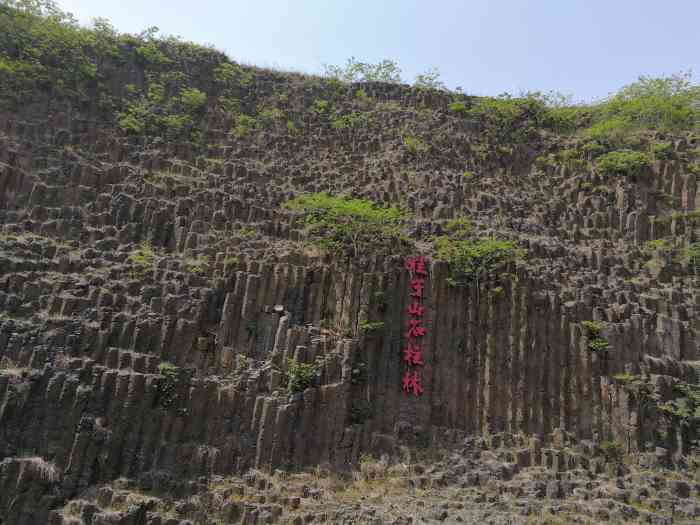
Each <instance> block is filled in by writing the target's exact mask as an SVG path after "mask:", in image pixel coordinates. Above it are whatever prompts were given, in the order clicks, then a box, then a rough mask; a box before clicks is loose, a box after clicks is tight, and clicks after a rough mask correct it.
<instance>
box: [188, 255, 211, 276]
mask: <svg viewBox="0 0 700 525" xmlns="http://www.w3.org/2000/svg"><path fill="white" fill-rule="evenodd" d="M208 266H209V257H208V256H207V255H198V256H197V257H188V258H187V259H185V268H186V269H187V271H188V272H190V273H194V274H201V273H204V272H205V271H206V270H207V268H208Z"/></svg>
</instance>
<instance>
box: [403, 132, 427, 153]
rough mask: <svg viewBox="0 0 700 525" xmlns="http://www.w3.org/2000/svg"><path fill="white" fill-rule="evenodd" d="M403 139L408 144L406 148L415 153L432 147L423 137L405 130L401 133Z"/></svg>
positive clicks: (405, 144) (423, 151)
mask: <svg viewBox="0 0 700 525" xmlns="http://www.w3.org/2000/svg"><path fill="white" fill-rule="evenodd" d="M401 139H402V140H403V144H404V146H406V149H407V150H408V151H410V152H411V153H413V154H414V155H420V154H422V153H425V152H426V151H428V150H429V149H430V147H429V146H428V145H427V144H426V143H425V142H424V141H423V140H422V139H420V138H419V137H416V136H414V135H411V134H410V133H407V132H403V133H402V134H401Z"/></svg>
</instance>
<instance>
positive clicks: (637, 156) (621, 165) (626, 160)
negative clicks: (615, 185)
mask: <svg viewBox="0 0 700 525" xmlns="http://www.w3.org/2000/svg"><path fill="white" fill-rule="evenodd" d="M648 165H649V157H648V156H647V155H646V154H644V153H642V152H639V151H632V150H628V149H622V150H618V151H611V152H610V153H606V154H605V155H601V156H600V157H598V160H597V161H596V167H597V168H598V171H599V172H600V173H601V174H602V175H606V176H612V175H622V176H629V175H635V174H637V173H639V172H640V171H641V170H642V169H644V168H645V167H647V166H648Z"/></svg>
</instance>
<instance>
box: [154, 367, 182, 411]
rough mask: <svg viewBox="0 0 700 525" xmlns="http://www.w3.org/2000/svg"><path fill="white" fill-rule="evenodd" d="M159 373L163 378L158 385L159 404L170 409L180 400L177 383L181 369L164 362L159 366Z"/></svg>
mask: <svg viewBox="0 0 700 525" xmlns="http://www.w3.org/2000/svg"><path fill="white" fill-rule="evenodd" d="M158 373H159V374H160V375H162V376H163V378H162V379H161V380H160V382H159V383H158V403H159V404H160V406H161V407H163V408H170V407H171V406H173V405H174V404H175V402H176V401H177V399H178V394H177V381H178V376H179V374H180V368H179V367H177V366H175V365H173V364H172V363H168V362H165V361H164V362H162V363H160V364H159V365H158Z"/></svg>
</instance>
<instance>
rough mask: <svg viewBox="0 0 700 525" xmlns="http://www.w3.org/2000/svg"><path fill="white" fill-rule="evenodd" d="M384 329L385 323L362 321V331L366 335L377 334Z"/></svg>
mask: <svg viewBox="0 0 700 525" xmlns="http://www.w3.org/2000/svg"><path fill="white" fill-rule="evenodd" d="M383 329H384V322H383V321H368V320H363V321H360V331H361V332H362V333H364V334H376V333H379V332H381V331H382V330H383Z"/></svg>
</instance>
